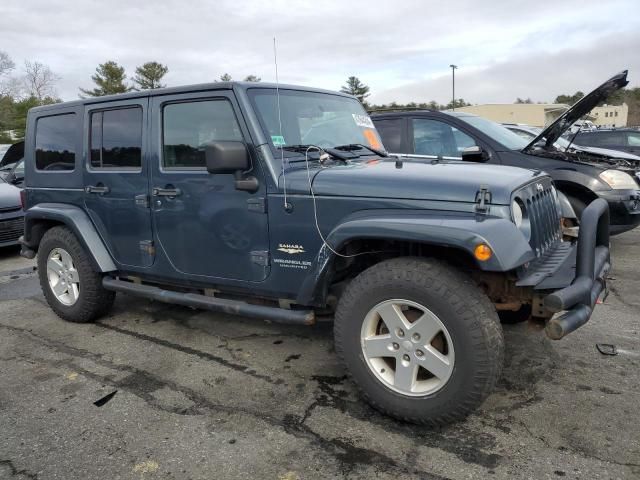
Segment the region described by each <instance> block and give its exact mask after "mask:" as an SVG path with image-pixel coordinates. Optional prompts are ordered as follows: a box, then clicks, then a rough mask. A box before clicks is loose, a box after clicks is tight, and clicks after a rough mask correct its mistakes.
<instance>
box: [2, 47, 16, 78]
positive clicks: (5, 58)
mask: <svg viewBox="0 0 640 480" xmlns="http://www.w3.org/2000/svg"><path fill="white" fill-rule="evenodd" d="M15 67H16V64H15V63H13V60H11V57H10V56H9V54H8V53H7V52H3V51H2V50H0V77H1V76H3V75H6V74H7V73H9V72H10V71H11V70H13V69H14V68H15Z"/></svg>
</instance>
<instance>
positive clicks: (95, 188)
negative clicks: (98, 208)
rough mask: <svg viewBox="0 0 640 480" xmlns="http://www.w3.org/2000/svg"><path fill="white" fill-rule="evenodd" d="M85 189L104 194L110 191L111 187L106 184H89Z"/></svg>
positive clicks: (89, 191)
mask: <svg viewBox="0 0 640 480" xmlns="http://www.w3.org/2000/svg"><path fill="white" fill-rule="evenodd" d="M84 191H85V192H87V193H97V194H99V195H103V194H105V193H109V187H105V186H104V185H96V186H93V185H88V186H86V187H84Z"/></svg>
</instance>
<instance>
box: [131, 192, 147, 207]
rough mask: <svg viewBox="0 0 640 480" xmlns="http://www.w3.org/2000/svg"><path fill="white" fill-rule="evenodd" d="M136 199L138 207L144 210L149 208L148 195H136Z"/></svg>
mask: <svg viewBox="0 0 640 480" xmlns="http://www.w3.org/2000/svg"><path fill="white" fill-rule="evenodd" d="M134 199H135V202H136V206H138V207H143V208H149V195H147V194H142V195H136V196H135V197H134Z"/></svg>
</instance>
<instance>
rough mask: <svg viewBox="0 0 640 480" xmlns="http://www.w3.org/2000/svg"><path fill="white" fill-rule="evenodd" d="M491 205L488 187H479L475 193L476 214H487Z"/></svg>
mask: <svg viewBox="0 0 640 480" xmlns="http://www.w3.org/2000/svg"><path fill="white" fill-rule="evenodd" d="M490 204H491V190H489V186H488V185H480V190H479V191H478V193H476V212H481V213H487V212H488V211H489V205H490Z"/></svg>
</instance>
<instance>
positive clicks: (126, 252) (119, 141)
mask: <svg viewBox="0 0 640 480" xmlns="http://www.w3.org/2000/svg"><path fill="white" fill-rule="evenodd" d="M147 107H148V100H147V99H146V98H143V99H140V100H139V101H133V102H132V101H127V102H109V103H108V104H97V105H89V106H87V107H86V110H85V119H86V120H85V123H86V129H85V131H86V132H87V134H86V135H85V137H86V140H85V145H86V148H85V152H87V153H86V158H85V166H84V186H85V194H84V196H85V206H86V208H87V212H88V213H89V216H90V217H91V220H92V221H93V223H94V225H95V226H96V228H97V230H98V233H99V234H100V236H101V237H102V239H103V240H104V242H105V244H106V245H107V248H108V249H109V251H110V252H111V255H112V256H113V258H114V259H115V260H116V262H118V263H119V264H120V265H121V267H122V268H124V269H126V267H127V266H129V267H148V266H150V265H151V264H152V263H153V252H152V249H151V248H150V245H151V242H152V239H153V237H152V230H151V212H150V210H149V204H148V196H147V195H148V190H149V174H148V167H147V161H146V150H147V148H146V144H147V135H146V128H145V125H146V123H147V121H146V120H147Z"/></svg>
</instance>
